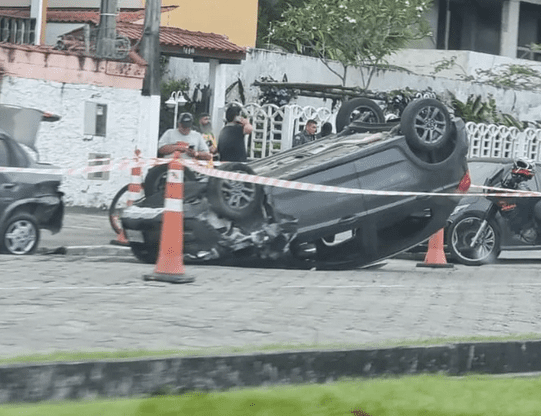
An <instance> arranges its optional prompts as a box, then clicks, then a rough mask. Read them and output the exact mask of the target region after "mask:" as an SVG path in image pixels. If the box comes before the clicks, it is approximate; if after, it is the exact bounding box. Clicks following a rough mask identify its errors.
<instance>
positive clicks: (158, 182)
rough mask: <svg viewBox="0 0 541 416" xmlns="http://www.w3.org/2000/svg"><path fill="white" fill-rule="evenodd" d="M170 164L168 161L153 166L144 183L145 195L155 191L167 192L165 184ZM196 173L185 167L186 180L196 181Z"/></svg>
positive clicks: (147, 195) (152, 193)
mask: <svg viewBox="0 0 541 416" xmlns="http://www.w3.org/2000/svg"><path fill="white" fill-rule="evenodd" d="M168 167H169V165H168V164H167V163H165V164H162V165H158V166H154V167H153V168H151V169H150V170H149V171H148V173H147V176H146V177H145V182H144V184H143V190H144V192H145V196H146V197H147V198H148V197H149V196H151V195H154V194H155V193H158V192H161V193H162V194H163V193H164V192H165V184H166V183H167V169H168ZM194 180H195V175H194V174H193V172H192V171H191V170H189V169H187V168H186V167H185V168H184V181H185V182H186V181H194Z"/></svg>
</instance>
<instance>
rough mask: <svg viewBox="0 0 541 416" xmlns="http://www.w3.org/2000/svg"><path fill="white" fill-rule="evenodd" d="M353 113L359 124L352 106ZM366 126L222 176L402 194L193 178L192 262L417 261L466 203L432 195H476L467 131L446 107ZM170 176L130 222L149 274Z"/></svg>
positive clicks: (187, 201) (189, 181)
mask: <svg viewBox="0 0 541 416" xmlns="http://www.w3.org/2000/svg"><path fill="white" fill-rule="evenodd" d="M346 108H348V107H347V106H346ZM348 111H352V112H353V111H357V113H359V109H352V108H351V106H350V107H349V108H348ZM361 113H362V111H361ZM341 117H342V118H344V117H345V116H344V115H343V114H342V115H341ZM357 117H359V116H358V115H356V116H355V117H352V118H354V119H353V121H352V122H351V123H350V124H349V125H348V126H347V127H345V128H344V129H343V130H342V131H341V132H340V133H338V134H335V135H331V136H327V137H325V138H322V139H319V140H316V141H313V142H310V143H307V144H304V145H302V146H299V147H295V148H293V149H289V150H287V151H283V152H280V153H279V154H275V155H273V156H270V157H267V158H265V159H261V160H256V161H251V162H248V163H246V164H242V163H223V164H222V165H220V166H219V167H218V169H221V170H225V171H229V172H242V173H248V174H252V175H258V176H262V177H267V178H273V179H279V180H282V181H287V183H291V182H302V183H307V184H318V185H325V186H332V187H341V188H348V189H353V190H378V191H387V192H389V191H393V192H390V193H389V194H388V195H386V194H384V193H376V194H371V193H369V192H368V193H348V192H347V191H344V190H341V191H339V192H313V191H309V190H302V188H303V187H302V186H298V184H297V185H294V184H293V185H291V186H284V185H283V182H281V184H282V186H270V185H261V184H256V183H252V182H242V181H233V180H231V179H224V178H218V177H208V176H205V175H201V174H198V173H194V172H192V171H190V170H188V169H186V174H185V176H186V179H185V192H184V194H185V195H184V259H185V261H186V262H187V263H189V262H202V263H218V264H238V263H239V262H242V261H246V260H249V259H252V260H253V259H256V261H257V264H263V263H262V261H263V260H265V259H267V260H269V261H268V262H267V264H270V265H278V266H280V267H284V266H288V265H291V266H295V267H297V266H298V267H319V268H343V267H357V266H363V265H368V264H370V263H373V262H376V261H378V260H381V259H383V258H386V257H390V256H392V255H395V254H397V253H399V252H401V251H404V250H407V249H408V248H410V247H412V246H414V245H416V244H418V243H419V242H421V241H423V240H425V239H427V238H428V237H429V236H430V235H432V234H434V233H435V232H436V231H437V230H439V229H440V228H442V227H444V226H445V224H446V221H447V218H448V217H449V215H450V214H451V212H452V211H453V209H454V208H455V206H456V205H457V203H458V201H459V200H460V195H459V194H457V196H456V197H455V196H434V195H425V194H424V193H427V192H430V193H454V192H456V191H464V192H465V191H466V190H467V189H468V187H469V184H470V180H469V174H468V166H467V162H466V154H467V150H468V141H467V137H466V131H465V126H464V123H463V121H462V120H460V119H454V118H452V117H451V116H450V114H449V112H448V110H447V108H446V107H445V106H444V105H443V104H442V103H440V102H439V101H437V100H434V99H419V100H416V101H413V102H412V103H411V104H409V105H408V107H407V108H406V110H405V111H404V113H403V115H402V118H401V120H400V121H399V122H395V123H380V124H368V123H365V122H363V121H360V120H362V119H363V118H362V117H360V118H357ZM355 118H357V119H355ZM166 168H167V167H166V166H165V165H162V166H158V167H155V168H153V169H151V170H150V171H149V174H148V175H147V177H146V179H145V184H144V190H145V197H144V198H142V199H141V200H139V201H136V202H135V203H134V204H133V205H132V206H131V207H129V208H127V209H125V210H124V212H123V214H122V217H121V220H122V225H123V228H124V230H125V232H126V236H127V237H128V240H129V241H130V246H131V249H132V251H133V253H134V254H135V256H136V257H137V258H138V259H140V260H142V261H144V262H148V263H154V262H155V261H156V259H157V255H158V249H159V243H160V229H161V219H162V213H163V209H164V208H163V206H164V195H163V184H162V182H163V179H161V178H163V173H164V172H165V170H166ZM196 170H197V169H196ZM269 183H270V181H269ZM299 188H300V189H299ZM396 191H400V192H404V194H400V193H399V194H397V193H396ZM411 192H415V193H419V194H415V195H411V194H409V193H411ZM277 260H279V261H277Z"/></svg>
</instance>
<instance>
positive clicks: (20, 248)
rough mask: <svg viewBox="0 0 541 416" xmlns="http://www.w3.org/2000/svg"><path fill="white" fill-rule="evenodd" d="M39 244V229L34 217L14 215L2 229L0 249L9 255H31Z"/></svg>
mask: <svg viewBox="0 0 541 416" xmlns="http://www.w3.org/2000/svg"><path fill="white" fill-rule="evenodd" d="M38 242H39V227H38V223H37V221H36V219H35V218H34V216H32V215H30V214H26V213H23V214H15V215H14V216H12V217H11V218H10V219H9V220H8V221H7V222H6V224H5V226H4V227H3V228H2V241H1V245H0V248H1V250H2V251H3V252H5V253H9V254H18V255H21V254H32V253H33V252H34V251H36V248H37V247H38Z"/></svg>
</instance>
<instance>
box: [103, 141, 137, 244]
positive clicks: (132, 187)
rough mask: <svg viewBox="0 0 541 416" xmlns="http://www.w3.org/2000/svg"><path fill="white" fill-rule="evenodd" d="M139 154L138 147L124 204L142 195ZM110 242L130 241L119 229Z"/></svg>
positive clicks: (127, 242)
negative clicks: (126, 199)
mask: <svg viewBox="0 0 541 416" xmlns="http://www.w3.org/2000/svg"><path fill="white" fill-rule="evenodd" d="M140 155H141V151H140V150H139V149H135V158H134V161H135V166H133V167H132V169H131V180H130V184H129V185H128V201H127V202H126V204H127V205H128V206H130V205H132V204H133V201H136V200H138V199H139V198H141V197H142V196H143V185H142V182H143V177H142V174H141V170H142V169H141V166H140V165H139V156H140ZM110 244H113V245H115V246H129V245H130V242H129V241H128V239H127V238H126V234H125V233H124V230H120V233H119V234H117V236H116V239H115V240H111V241H110Z"/></svg>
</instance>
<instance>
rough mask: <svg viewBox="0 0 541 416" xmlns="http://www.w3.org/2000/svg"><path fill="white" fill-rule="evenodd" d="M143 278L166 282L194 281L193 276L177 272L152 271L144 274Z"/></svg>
mask: <svg viewBox="0 0 541 416" xmlns="http://www.w3.org/2000/svg"><path fill="white" fill-rule="evenodd" d="M143 280H145V281H155V282H167V283H192V282H194V281H195V277H191V276H184V275H178V274H165V273H152V274H145V275H144V276H143Z"/></svg>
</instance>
